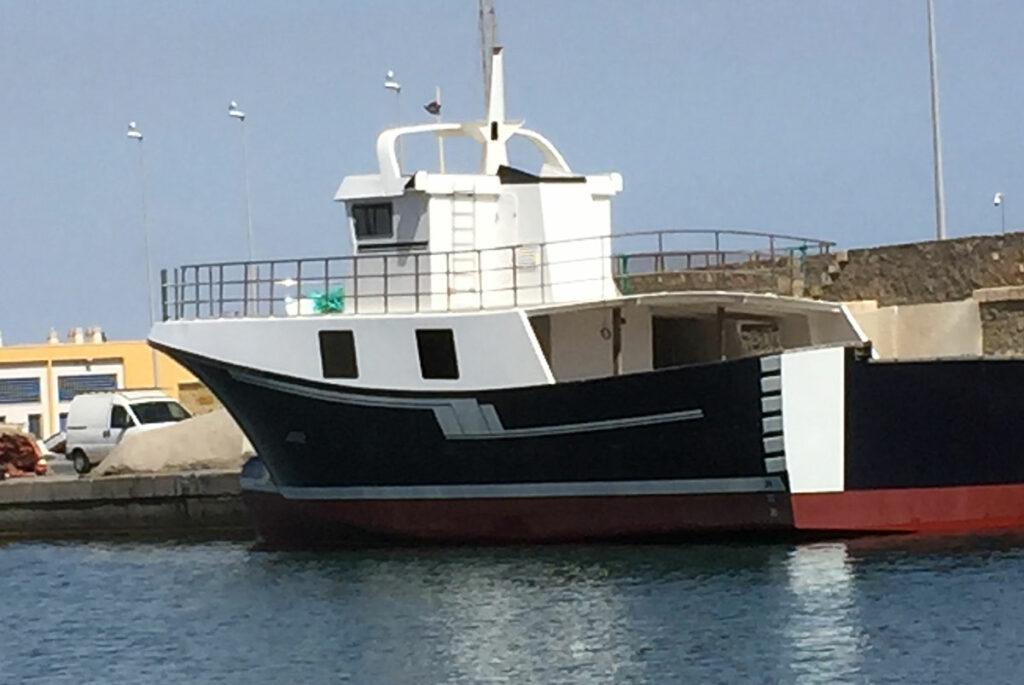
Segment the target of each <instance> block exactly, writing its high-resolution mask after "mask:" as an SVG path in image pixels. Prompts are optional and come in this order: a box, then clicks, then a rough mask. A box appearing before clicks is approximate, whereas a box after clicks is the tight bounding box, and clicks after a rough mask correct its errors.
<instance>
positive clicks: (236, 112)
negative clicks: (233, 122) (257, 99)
mask: <svg viewBox="0 0 1024 685" xmlns="http://www.w3.org/2000/svg"><path fill="white" fill-rule="evenodd" d="M228 116H229V117H234V118H235V119H238V120H239V121H245V112H243V111H242V110H240V109H238V103H237V102H235V101H234V100H232V101H231V103H230V104H229V105H228Z"/></svg>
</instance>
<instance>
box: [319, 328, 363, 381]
mask: <svg viewBox="0 0 1024 685" xmlns="http://www.w3.org/2000/svg"><path fill="white" fill-rule="evenodd" d="M320 365H321V366H322V367H323V370H324V378H359V365H358V364H356V341H355V338H354V337H353V335H352V331H320Z"/></svg>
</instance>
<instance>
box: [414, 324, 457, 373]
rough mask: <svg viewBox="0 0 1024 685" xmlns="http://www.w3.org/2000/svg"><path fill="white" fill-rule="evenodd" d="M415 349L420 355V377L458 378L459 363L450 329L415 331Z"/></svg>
mask: <svg viewBox="0 0 1024 685" xmlns="http://www.w3.org/2000/svg"><path fill="white" fill-rule="evenodd" d="M416 348H417V350H419V353H420V375H421V376H423V377H424V378H445V379H455V378H458V377H459V362H458V359H456V357H455V337H454V335H452V330H451V329H450V328H433V329H419V330H417V331H416Z"/></svg>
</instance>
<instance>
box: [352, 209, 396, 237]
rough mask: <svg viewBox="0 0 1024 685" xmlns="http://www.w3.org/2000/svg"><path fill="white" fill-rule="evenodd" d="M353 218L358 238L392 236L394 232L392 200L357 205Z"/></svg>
mask: <svg viewBox="0 0 1024 685" xmlns="http://www.w3.org/2000/svg"><path fill="white" fill-rule="evenodd" d="M352 220H353V221H354V222H355V225H356V237H357V238H390V237H391V236H392V235H393V233H394V227H393V226H392V223H391V203H390V202H384V203H381V204H374V205H356V206H354V207H353V208H352Z"/></svg>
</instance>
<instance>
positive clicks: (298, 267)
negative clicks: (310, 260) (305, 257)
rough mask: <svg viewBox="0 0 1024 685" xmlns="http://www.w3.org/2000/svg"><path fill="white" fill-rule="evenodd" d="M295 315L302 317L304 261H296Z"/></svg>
mask: <svg viewBox="0 0 1024 685" xmlns="http://www.w3.org/2000/svg"><path fill="white" fill-rule="evenodd" d="M295 305H296V306H295V315H296V316H302V260H301V259H298V260H296V261H295Z"/></svg>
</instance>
